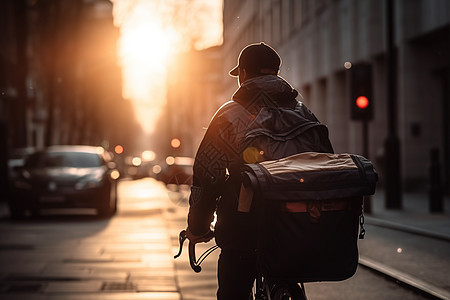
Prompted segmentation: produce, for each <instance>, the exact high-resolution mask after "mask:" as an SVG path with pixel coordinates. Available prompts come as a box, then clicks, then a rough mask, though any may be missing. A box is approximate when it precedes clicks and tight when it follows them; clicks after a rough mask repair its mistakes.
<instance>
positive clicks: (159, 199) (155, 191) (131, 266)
mask: <svg viewBox="0 0 450 300" xmlns="http://www.w3.org/2000/svg"><path fill="white" fill-rule="evenodd" d="M138 184H139V185H140V189H141V192H140V193H139V194H137V195H132V196H131V197H130V196H127V197H129V199H130V201H127V202H126V203H124V204H123V205H122V206H121V207H119V213H118V215H117V216H116V217H114V218H113V219H111V220H109V221H105V222H98V223H96V224H95V225H94V227H95V230H96V231H95V232H92V226H93V224H83V222H79V224H77V226H78V228H79V231H77V232H75V233H71V234H70V235H69V236H67V237H66V238H67V240H66V241H64V242H63V243H62V244H59V245H57V246H54V245H49V244H48V243H47V242H46V240H45V236H42V235H39V233H40V232H43V231H45V232H46V234H49V235H52V234H54V235H55V236H57V237H58V238H63V237H64V236H62V235H64V234H62V233H59V232H58V230H57V228H52V227H51V225H50V224H45V223H44V224H39V228H36V226H35V225H34V224H31V223H30V225H29V226H26V225H25V229H26V230H27V232H28V234H27V235H25V236H24V240H22V241H21V243H20V244H19V243H15V244H14V236H15V235H16V234H17V232H15V229H14V227H13V228H11V229H9V228H8V231H0V234H1V235H2V240H1V242H0V250H2V252H1V256H0V264H1V266H2V267H1V270H0V279H1V280H2V282H3V283H2V284H0V300H2V299H8V300H15V299H25V298H24V294H23V293H19V292H17V293H12V292H9V293H7V294H6V293H3V292H2V291H4V290H5V289H6V288H11V286H9V287H6V286H5V284H4V282H14V283H15V284H17V288H18V289H20V288H22V289H26V288H29V289H30V290H32V289H33V288H34V289H38V290H39V292H38V293H26V299H27V300H28V299H29V300H35V299H36V300H41V299H50V300H52V299H58V300H80V299H83V300H97V299H102V300H134V299H136V300H138V299H148V300H152V299H159V300H165V299H167V300H172V299H180V300H181V299H182V300H191V299H192V300H206V299H208V300H212V299H215V291H216V289H217V283H216V279H215V278H216V262H217V256H218V254H219V251H215V252H214V253H213V254H212V255H211V257H208V259H207V260H206V261H205V263H204V267H203V270H202V272H201V273H199V274H196V273H194V272H193V271H192V270H191V269H190V267H189V262H188V258H187V248H186V245H185V247H184V250H183V251H184V252H183V255H182V256H181V257H180V258H178V259H177V260H174V259H173V255H174V254H176V253H177V252H178V233H179V231H180V230H182V229H184V228H186V215H187V210H188V209H187V201H186V199H185V198H184V199H179V198H177V199H175V198H173V197H174V196H173V195H172V194H169V193H167V190H165V189H164V187H163V186H162V185H156V186H157V188H155V183H154V182H153V183H151V184H149V182H148V181H146V180H144V181H142V182H141V181H140V182H139V183H138ZM121 193H122V194H124V195H129V194H127V193H130V194H132V193H134V190H133V189H132V188H131V184H127V183H124V184H122V185H121ZM119 197H120V195H119ZM183 197H185V196H183ZM149 198H151V199H152V201H143V199H147V200H148V199H149ZM444 208H445V210H444V212H442V213H438V214H436V213H430V212H429V211H428V202H427V195H426V193H423V192H422V193H405V194H404V195H403V208H402V209H401V210H387V209H385V208H384V195H383V191H382V190H380V189H379V190H377V193H376V194H375V195H374V196H373V197H372V213H371V214H367V215H366V216H367V217H366V219H367V222H368V223H370V222H377V221H378V222H385V223H384V224H385V225H386V226H387V225H389V224H391V225H392V224H394V225H401V226H409V227H412V228H413V229H417V230H419V229H422V230H428V231H431V232H437V233H439V234H441V235H444V236H449V237H450V200H449V198H448V197H446V198H445V204H444ZM7 216H8V211H7V208H6V205H4V203H0V219H1V218H6V217H7ZM130 218H132V219H133V221H132V222H131V223H132V227H131V228H130V227H128V228H126V227H125V224H130V220H129V219H130ZM127 226H129V225H127ZM22 228H23V227H22ZM209 246H211V245H201V246H199V247H198V248H199V249H198V253H201V252H202V250H204V249H203V248H204V247H205V249H206V247H209ZM18 249H21V251H17V250H18ZM73 249H77V251H76V253H77V254H76V255H75V254H73V251H70V250H73ZM18 253H21V254H18ZM71 253H72V254H71ZM143 253H145V254H143ZM13 259H14V260H13ZM42 261H45V262H46V263H41V262H42ZM194 276H195V277H194ZM19 279H20V280H19ZM44 281H45V282H44ZM41 283H42V284H41ZM40 284H41V285H40ZM20 285H22V286H20Z"/></svg>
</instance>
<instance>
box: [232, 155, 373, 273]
mask: <svg viewBox="0 0 450 300" xmlns="http://www.w3.org/2000/svg"><path fill="white" fill-rule="evenodd" d="M241 174H242V176H243V178H242V179H243V185H242V186H241V194H240V199H239V207H238V209H239V210H240V211H248V210H249V209H250V207H252V209H253V207H258V208H260V211H261V214H260V220H259V223H260V224H259V228H260V229H261V230H260V231H259V233H258V258H259V263H260V270H261V272H262V274H263V275H264V276H268V277H272V278H276V279H277V280H283V279H285V280H295V281H297V282H313V281H338V280H344V279H347V278H350V277H351V276H353V275H354V273H355V272H356V268H357V265H358V246H357V240H358V229H359V224H360V218H361V215H362V201H363V196H365V195H373V194H374V193H375V185H376V182H377V180H378V176H377V173H376V171H375V169H374V167H373V165H372V163H371V162H370V161H369V160H368V159H366V158H364V157H362V156H359V155H353V154H329V153H317V152H305V153H300V154H295V155H292V156H288V157H285V158H282V159H278V160H273V161H264V162H260V163H255V164H246V165H244V169H243V172H242V173H241ZM253 196H254V197H253ZM253 198H254V201H253V202H254V203H252V199H253ZM260 204H261V205H260Z"/></svg>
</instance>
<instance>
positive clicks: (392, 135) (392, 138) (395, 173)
mask: <svg viewBox="0 0 450 300" xmlns="http://www.w3.org/2000/svg"><path fill="white" fill-rule="evenodd" d="M386 16H387V18H386V19H387V26H386V27H387V55H386V58H387V59H386V64H387V76H386V81H387V82H386V84H387V98H388V99H387V101H388V137H387V139H386V141H385V151H384V153H385V164H386V165H385V186H386V187H385V189H386V190H385V193H386V194H385V207H386V208H390V209H401V208H402V192H401V191H402V186H401V173H400V142H399V138H398V136H397V99H396V94H397V91H396V82H395V81H396V76H395V74H396V65H397V59H396V54H395V48H394V0H386Z"/></svg>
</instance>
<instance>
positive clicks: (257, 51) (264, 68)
mask: <svg viewBox="0 0 450 300" xmlns="http://www.w3.org/2000/svg"><path fill="white" fill-rule="evenodd" d="M280 65H281V58H280V56H279V55H278V53H277V52H276V51H275V50H274V49H273V48H272V47H270V46H269V45H267V44H265V43H263V42H261V43H257V44H250V45H248V46H246V47H245V48H244V49H242V51H241V53H240V54H239V58H238V65H237V66H236V67H234V68H233V70H231V71H230V75H231V76H238V74H239V73H238V69H239V67H241V68H244V69H246V70H247V71H249V72H252V73H256V74H259V73H262V74H264V73H267V74H270V73H271V72H270V71H276V72H278V70H279V69H280Z"/></svg>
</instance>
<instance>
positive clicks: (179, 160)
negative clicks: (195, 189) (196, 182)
mask: <svg viewBox="0 0 450 300" xmlns="http://www.w3.org/2000/svg"><path fill="white" fill-rule="evenodd" d="M193 165H194V158H192V157H172V156H168V157H167V158H166V163H165V164H164V165H163V167H162V170H161V172H159V174H157V176H156V179H157V180H160V181H162V182H164V183H165V184H175V185H192V178H193Z"/></svg>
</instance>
